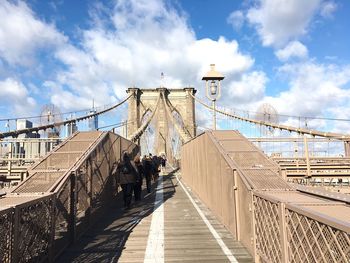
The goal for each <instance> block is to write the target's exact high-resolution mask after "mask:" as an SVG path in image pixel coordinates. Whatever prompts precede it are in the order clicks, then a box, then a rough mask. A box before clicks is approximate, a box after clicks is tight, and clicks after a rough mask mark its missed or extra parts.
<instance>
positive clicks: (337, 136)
mask: <svg viewBox="0 0 350 263" xmlns="http://www.w3.org/2000/svg"><path fill="white" fill-rule="evenodd" d="M190 95H191V96H192V98H194V99H195V100H196V101H198V102H199V103H200V104H202V105H203V106H204V107H206V108H208V109H210V110H214V109H213V107H211V106H209V105H207V104H206V103H204V102H203V101H202V100H200V99H199V98H197V97H195V96H194V95H193V94H190ZM216 111H217V112H218V113H221V114H223V115H226V116H229V117H232V118H234V119H237V120H241V121H245V122H250V123H254V124H259V125H263V126H266V127H271V128H274V129H280V130H286V131H289V132H296V133H299V134H309V135H312V136H319V137H325V138H333V139H339V140H343V141H350V135H349V134H343V133H333V132H322V131H318V130H311V129H304V128H296V127H293V126H288V125H281V124H276V123H271V122H266V121H258V120H254V119H250V118H245V117H241V116H239V115H235V114H232V113H228V112H225V111H222V110H219V109H216Z"/></svg>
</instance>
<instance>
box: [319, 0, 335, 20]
mask: <svg viewBox="0 0 350 263" xmlns="http://www.w3.org/2000/svg"><path fill="white" fill-rule="evenodd" d="M337 7H338V6H337V4H336V3H335V2H333V1H328V2H324V3H322V5H321V11H320V14H321V16H323V17H325V18H330V17H332V16H333V13H334V12H335V11H336V10H337Z"/></svg>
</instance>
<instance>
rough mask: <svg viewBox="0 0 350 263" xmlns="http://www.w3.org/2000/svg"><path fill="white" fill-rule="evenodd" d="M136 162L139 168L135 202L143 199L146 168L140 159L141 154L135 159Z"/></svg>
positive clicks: (135, 186) (135, 187)
mask: <svg viewBox="0 0 350 263" xmlns="http://www.w3.org/2000/svg"><path fill="white" fill-rule="evenodd" d="M134 163H135V166H136V169H137V172H138V174H137V178H136V182H135V185H134V197H135V202H138V201H141V192H142V181H143V177H144V169H143V165H142V163H141V160H140V156H136V157H135V159H134Z"/></svg>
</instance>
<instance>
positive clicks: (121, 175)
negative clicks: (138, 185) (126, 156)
mask: <svg viewBox="0 0 350 263" xmlns="http://www.w3.org/2000/svg"><path fill="white" fill-rule="evenodd" d="M137 177H138V172H137V171H136V166H135V164H134V163H133V162H132V161H130V162H128V163H126V162H123V161H122V162H120V163H119V164H118V166H117V171H116V180H117V183H119V184H129V183H135V182H136V179H137Z"/></svg>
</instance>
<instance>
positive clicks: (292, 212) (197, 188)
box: [181, 131, 350, 263]
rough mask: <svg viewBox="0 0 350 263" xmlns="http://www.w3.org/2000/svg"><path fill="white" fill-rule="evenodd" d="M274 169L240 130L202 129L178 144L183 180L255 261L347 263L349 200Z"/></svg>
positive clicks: (348, 258)
mask: <svg viewBox="0 0 350 263" xmlns="http://www.w3.org/2000/svg"><path fill="white" fill-rule="evenodd" d="M278 172H279V171H278V170H276V165H275V164H274V163H273V162H272V161H271V160H269V159H268V158H267V157H266V156H264V154H263V153H262V152H261V151H259V150H258V149H257V148H256V147H254V146H253V144H251V143H250V142H249V141H248V140H246V139H245V138H244V137H243V136H241V135H240V134H239V133H238V132H233V131H221V132H219V131H217V132H206V133H204V134H202V135H200V136H198V137H196V138H195V139H193V140H191V141H190V142H188V143H186V144H185V145H184V146H183V148H182V155H181V173H182V178H183V180H184V181H185V183H186V184H187V185H188V186H189V187H191V189H192V190H193V192H195V193H196V194H197V195H198V196H199V197H200V199H201V200H202V201H203V202H204V203H205V204H206V205H207V206H208V207H209V208H210V209H211V210H212V211H213V212H214V213H215V215H216V216H217V218H218V219H219V220H220V221H221V222H222V223H223V224H224V225H225V226H226V227H227V228H228V229H229V230H230V232H231V233H232V235H233V237H234V238H235V239H236V240H238V241H240V242H242V243H243V244H244V245H245V246H246V247H247V249H248V250H249V251H250V253H251V254H252V255H253V256H254V258H255V261H256V262H293V263H294V262H317V263H318V262H344V263H345V262H350V220H349V216H350V207H349V204H350V202H349V201H348V199H347V198H340V197H339V196H341V194H338V195H339V196H338V197H337V198H331V197H329V196H327V195H325V194H319V193H316V192H312V191H309V190H307V189H303V190H302V191H301V190H299V189H297V188H295V187H294V186H293V185H290V184H288V183H286V182H285V181H284V180H283V179H282V177H281V176H280V175H279V173H278ZM342 196H344V195H342Z"/></svg>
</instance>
